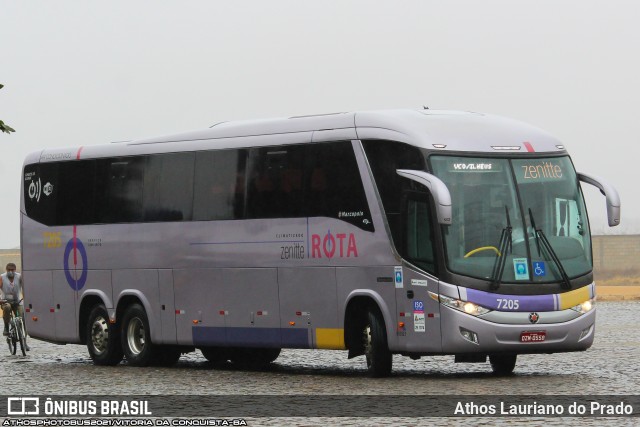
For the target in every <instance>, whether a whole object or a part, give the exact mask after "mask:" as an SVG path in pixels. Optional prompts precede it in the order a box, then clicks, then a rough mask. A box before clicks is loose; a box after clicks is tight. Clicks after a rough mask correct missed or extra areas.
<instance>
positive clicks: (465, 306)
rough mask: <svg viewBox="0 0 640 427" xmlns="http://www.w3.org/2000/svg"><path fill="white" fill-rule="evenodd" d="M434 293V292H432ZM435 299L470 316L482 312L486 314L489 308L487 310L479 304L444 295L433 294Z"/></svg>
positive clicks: (478, 314)
mask: <svg viewBox="0 0 640 427" xmlns="http://www.w3.org/2000/svg"><path fill="white" fill-rule="evenodd" d="M434 295H435V294H434ZM435 296H436V298H437V300H438V301H440V304H442V305H446V306H447V307H451V308H454V309H456V310H458V311H462V312H464V313H467V314H470V315H472V316H480V315H482V314H486V313H488V312H489V311H491V310H488V309H486V308H484V307H482V306H481V305H478V304H474V303H472V302H469V301H460V300H459V299H455V298H451V297H447V296H444V295H435ZM436 298H434V299H436Z"/></svg>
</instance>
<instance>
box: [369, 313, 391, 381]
mask: <svg viewBox="0 0 640 427" xmlns="http://www.w3.org/2000/svg"><path fill="white" fill-rule="evenodd" d="M362 332H363V339H364V355H365V358H366V360H367V370H368V372H369V375H370V376H372V377H386V376H388V375H389V374H391V366H392V363H393V355H392V354H391V352H390V351H389V345H388V344H387V331H386V330H385V327H384V320H382V314H380V311H379V310H376V309H374V310H370V311H369V312H368V313H367V323H366V325H365V327H364V330H363V331H362Z"/></svg>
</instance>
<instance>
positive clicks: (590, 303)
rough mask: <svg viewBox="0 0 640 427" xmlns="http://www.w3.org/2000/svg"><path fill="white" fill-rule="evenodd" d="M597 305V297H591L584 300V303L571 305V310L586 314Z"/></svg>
mask: <svg viewBox="0 0 640 427" xmlns="http://www.w3.org/2000/svg"><path fill="white" fill-rule="evenodd" d="M595 305H596V301H595V299H590V300H587V301H585V302H583V303H582V304H578V305H574V306H573V307H571V310H574V311H577V312H578V313H582V314H585V313H588V312H590V311H591V310H592V309H593V308H594V307H595Z"/></svg>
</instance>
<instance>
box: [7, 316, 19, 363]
mask: <svg viewBox="0 0 640 427" xmlns="http://www.w3.org/2000/svg"><path fill="white" fill-rule="evenodd" d="M7 343H8V344H9V353H11V354H12V355H13V354H16V344H17V340H16V324H15V322H14V321H13V319H11V323H10V324H9V335H8V336H7Z"/></svg>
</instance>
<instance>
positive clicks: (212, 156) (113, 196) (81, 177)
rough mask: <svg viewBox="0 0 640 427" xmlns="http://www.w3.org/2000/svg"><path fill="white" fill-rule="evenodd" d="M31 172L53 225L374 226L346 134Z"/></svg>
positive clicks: (38, 203) (38, 202)
mask: <svg viewBox="0 0 640 427" xmlns="http://www.w3.org/2000/svg"><path fill="white" fill-rule="evenodd" d="M24 180H25V190H24V191H25V194H24V199H25V205H26V209H27V214H28V215H29V216H30V217H31V218H34V219H35V220H37V221H39V222H42V223H45V224H47V225H72V224H92V223H104V224H108V223H119V222H153V221H190V220H196V221H210V220H229V219H252V218H295V217H306V216H311V217H322V216H323V217H330V218H337V219H341V220H343V221H346V222H349V223H351V224H353V225H356V226H357V227H360V228H362V229H364V230H368V231H373V224H372V222H371V214H370V212H369V207H368V204H367V199H366V196H365V193H364V187H363V186H362V182H361V179H360V173H359V171H358V165H357V162H356V159H355V155H354V152H353V148H352V146H351V143H350V142H348V141H343V142H333V143H322V144H301V145H288V146H278V147H264V148H253V149H239V150H220V151H202V152H196V153H172V154H156V155H150V156H135V157H120V158H109V159H97V160H83V161H71V162H60V163H44V164H36V165H28V166H27V167H25V175H24Z"/></svg>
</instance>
